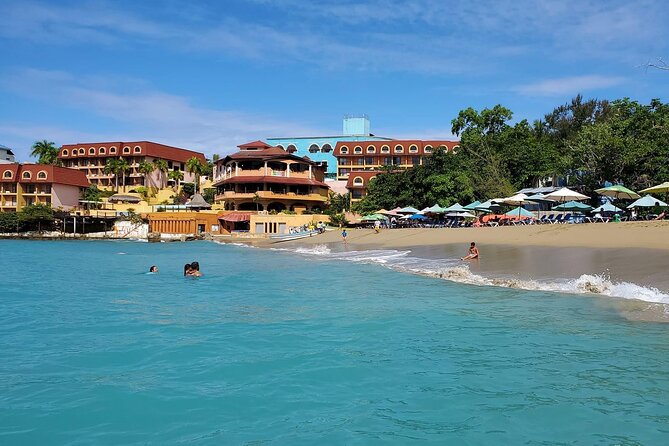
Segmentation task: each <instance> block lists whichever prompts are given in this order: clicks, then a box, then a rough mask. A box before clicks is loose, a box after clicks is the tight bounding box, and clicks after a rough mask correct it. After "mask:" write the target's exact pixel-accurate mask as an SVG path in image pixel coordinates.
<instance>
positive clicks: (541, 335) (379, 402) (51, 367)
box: [0, 241, 669, 445]
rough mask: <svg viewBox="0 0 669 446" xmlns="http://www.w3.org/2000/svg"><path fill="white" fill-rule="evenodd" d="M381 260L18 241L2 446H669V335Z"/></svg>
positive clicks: (559, 296)
mask: <svg viewBox="0 0 669 446" xmlns="http://www.w3.org/2000/svg"><path fill="white" fill-rule="evenodd" d="M367 256H368V258H367V259H363V258H362V257H364V255H363V254H362V253H353V254H352V253H349V255H348V256H342V255H332V253H330V255H328V253H327V252H325V250H324V249H321V250H320V252H314V251H313V250H312V251H306V252H304V251H303V252H299V253H297V252H289V251H272V250H262V249H252V248H244V247H238V246H231V245H219V244H215V243H207V242H197V243H170V244H166V243H163V244H147V243H139V242H102V241H100V242H76V241H69V242H29V241H2V242H0V267H1V268H2V271H3V279H2V283H1V284H0V444H2V445H5V444H6V445H24V444H25V445H37V444H39V445H45V444H58V445H61V444H62V445H84V444H86V445H87V444H96V445H118V444H123V445H165V444H193V445H209V444H211V445H220V444H226V445H227V444H245V445H261V444H268V445H313V444H318V445H340V444H360V445H375V444H379V445H381V444H383V445H387V444H397V445H405V444H440V445H441V444H458V445H460V444H462V445H490V444H509V445H515V444H525V445H567V444H568V445H595V444H596V445H664V444H667V443H668V442H669V325H666V324H653V323H639V322H630V321H628V320H626V319H624V318H622V317H621V316H620V315H619V313H618V312H617V311H616V310H615V308H614V306H611V305H609V304H608V303H609V302H610V301H611V300H613V299H619V297H614V296H612V295H606V294H605V293H604V294H600V295H598V296H592V295H590V296H585V295H575V294H564V293H557V292H552V291H543V290H538V289H531V290H523V289H518V288H517V287H516V288H509V287H504V286H502V287H499V286H488V285H491V284H486V283H479V284H477V285H471V284H466V283H454V282H451V281H446V280H442V279H439V274H437V273H435V274H433V273H427V274H424V273H423V272H422V271H419V270H418V267H417V266H416V265H414V266H413V267H412V268H414V269H416V271H410V269H411V268H408V267H407V268H405V270H404V271H402V270H401V268H400V269H399V270H398V268H397V267H394V268H389V267H388V264H389V263H390V264H394V263H393V260H392V259H393V258H396V259H402V258H406V257H407V254H402V253H395V254H393V253H377V254H376V255H375V254H372V255H369V254H367ZM342 257H343V258H342ZM193 260H197V261H199V262H200V265H201V270H202V272H203V273H204V277H202V278H199V279H193V278H184V277H183V276H182V271H183V264H184V263H186V262H190V261H193ZM405 260H406V259H405ZM395 263H397V262H395ZM399 263H401V262H399ZM414 263H415V262H414ZM152 264H156V265H158V266H159V268H160V272H159V273H158V274H146V271H148V268H149V266H150V265H152ZM405 266H406V265H405ZM433 272H434V271H433ZM463 274H464V273H463ZM464 275H465V276H466V274H464ZM492 285H494V284H492ZM614 294H615V293H614Z"/></svg>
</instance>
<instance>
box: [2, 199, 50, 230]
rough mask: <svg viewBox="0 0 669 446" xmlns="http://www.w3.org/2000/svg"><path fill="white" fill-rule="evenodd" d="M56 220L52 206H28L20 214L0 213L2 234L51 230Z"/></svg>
mask: <svg viewBox="0 0 669 446" xmlns="http://www.w3.org/2000/svg"><path fill="white" fill-rule="evenodd" d="M54 220H55V219H54V215H53V209H51V206H47V205H43V204H33V205H28V206H24V207H23V209H21V210H20V211H19V212H3V213H0V232H24V231H35V230H51V229H52V227H53V223H54Z"/></svg>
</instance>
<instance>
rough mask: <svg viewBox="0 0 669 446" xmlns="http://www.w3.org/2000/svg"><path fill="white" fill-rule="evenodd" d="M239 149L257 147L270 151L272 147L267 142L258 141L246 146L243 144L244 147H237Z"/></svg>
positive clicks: (248, 143)
mask: <svg viewBox="0 0 669 446" xmlns="http://www.w3.org/2000/svg"><path fill="white" fill-rule="evenodd" d="M237 147H239V148H240V149H247V148H249V149H251V148H256V147H258V148H261V149H268V148H270V147H272V146H270V145H269V144H267V143H266V142H265V141H260V140H257V141H252V142H247V143H246V144H242V145H240V146H237Z"/></svg>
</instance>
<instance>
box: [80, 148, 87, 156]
mask: <svg viewBox="0 0 669 446" xmlns="http://www.w3.org/2000/svg"><path fill="white" fill-rule="evenodd" d="M79 155H86V150H85V149H84V148H83V147H82V148H80V149H79Z"/></svg>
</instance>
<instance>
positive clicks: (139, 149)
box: [58, 141, 206, 192]
mask: <svg viewBox="0 0 669 446" xmlns="http://www.w3.org/2000/svg"><path fill="white" fill-rule="evenodd" d="M193 157H195V158H198V159H199V160H200V161H202V162H203V163H204V162H206V159H205V157H204V154H202V153H200V152H194V151H192V150H186V149H180V148H178V147H171V146H166V145H163V144H158V143H155V142H150V141H135V142H120V141H117V142H96V143H78V144H66V145H64V146H62V147H61V148H60V151H59V152H58V158H59V159H60V160H61V161H62V162H63V165H64V166H65V167H71V168H74V169H79V170H80V171H82V172H84V173H85V174H86V177H87V178H88V179H89V180H90V182H91V183H92V184H95V185H97V186H98V187H99V188H101V189H112V188H115V187H116V185H117V181H116V180H117V178H116V176H117V174H116V173H114V172H111V171H106V172H105V166H106V164H107V161H108V160H110V159H113V158H117V159H118V158H123V159H124V160H125V161H126V162H127V163H128V169H127V170H126V171H125V172H124V173H120V172H119V173H118V175H119V178H118V187H119V188H121V189H122V190H125V191H126V192H127V191H128V190H130V189H132V188H134V187H137V186H148V187H152V188H156V189H159V190H160V189H165V188H166V187H168V186H174V185H175V180H173V179H170V178H169V172H171V171H180V172H182V174H183V180H179V183H184V182H186V183H192V182H194V181H195V175H194V174H191V173H189V172H188V171H187V169H186V162H187V161H188V160H189V159H190V158H193ZM158 160H163V161H165V163H166V165H167V171H161V170H159V169H158V168H157V167H155V168H154V169H153V171H152V172H151V173H144V172H141V171H140V170H139V166H140V164H141V163H142V162H148V163H154V162H155V161H158Z"/></svg>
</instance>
